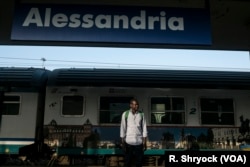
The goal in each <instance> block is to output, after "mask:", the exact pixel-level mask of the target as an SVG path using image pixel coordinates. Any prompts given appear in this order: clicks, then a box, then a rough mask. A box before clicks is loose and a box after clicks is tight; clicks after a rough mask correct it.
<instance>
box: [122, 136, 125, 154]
mask: <svg viewBox="0 0 250 167" xmlns="http://www.w3.org/2000/svg"><path fill="white" fill-rule="evenodd" d="M121 145H122V150H123V151H124V152H126V143H125V139H124V138H122V143H121Z"/></svg>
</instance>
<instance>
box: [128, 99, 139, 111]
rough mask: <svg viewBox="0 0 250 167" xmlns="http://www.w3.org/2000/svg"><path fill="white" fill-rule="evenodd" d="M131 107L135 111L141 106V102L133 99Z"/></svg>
mask: <svg viewBox="0 0 250 167" xmlns="http://www.w3.org/2000/svg"><path fill="white" fill-rule="evenodd" d="M130 108H131V109H132V110H133V111H137V110H138V108H139V104H138V103H137V102H136V101H132V102H131V103H130Z"/></svg>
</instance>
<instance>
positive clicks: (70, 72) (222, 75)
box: [48, 69, 250, 89]
mask: <svg viewBox="0 0 250 167" xmlns="http://www.w3.org/2000/svg"><path fill="white" fill-rule="evenodd" d="M48 85H49V86H52V85H53V86H111V87H112V86H114V87H115V86H120V87H156V88H221V89H250V72H231V71H194V70H192V71H191V70H146V69H145V70H143V69H57V70H54V71H52V72H51V74H50V76H49V80H48Z"/></svg>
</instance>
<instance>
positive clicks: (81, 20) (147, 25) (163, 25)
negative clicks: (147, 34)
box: [22, 8, 184, 31]
mask: <svg viewBox="0 0 250 167" xmlns="http://www.w3.org/2000/svg"><path fill="white" fill-rule="evenodd" d="M43 14H44V15H42V13H41V12H40V11H39V9H38V8H31V9H30V10H29V12H28V14H27V16H26V17H25V20H24V21H23V24H22V26H24V27H28V26H31V25H35V26H37V27H51V26H54V27H57V28H63V27H69V28H94V27H95V28H99V29H135V30H155V29H156V28H157V29H158V30H171V31H184V18H183V17H167V16H166V12H165V11H159V15H158V16H149V15H147V11H146V10H140V12H139V14H138V15H136V16H133V17H129V16H127V15H125V14H122V15H110V14H89V13H87V14H79V13H72V14H65V13H56V14H53V15H52V8H46V9H45V12H43Z"/></svg>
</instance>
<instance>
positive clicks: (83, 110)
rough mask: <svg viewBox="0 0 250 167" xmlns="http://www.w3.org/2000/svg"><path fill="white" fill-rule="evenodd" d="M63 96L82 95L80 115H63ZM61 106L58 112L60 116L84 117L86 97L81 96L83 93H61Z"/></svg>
mask: <svg viewBox="0 0 250 167" xmlns="http://www.w3.org/2000/svg"><path fill="white" fill-rule="evenodd" d="M65 96H71V97H74V96H81V97H83V103H82V104H83V107H82V114H81V115H64V114H63V98H64V97H65ZM60 107H61V108H60V114H61V116H62V117H68V118H76V117H78V118H79V117H84V116H85V111H86V110H85V107H86V97H85V96H83V95H79V94H74V95H72V94H65V95H63V96H61V106H60Z"/></svg>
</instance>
